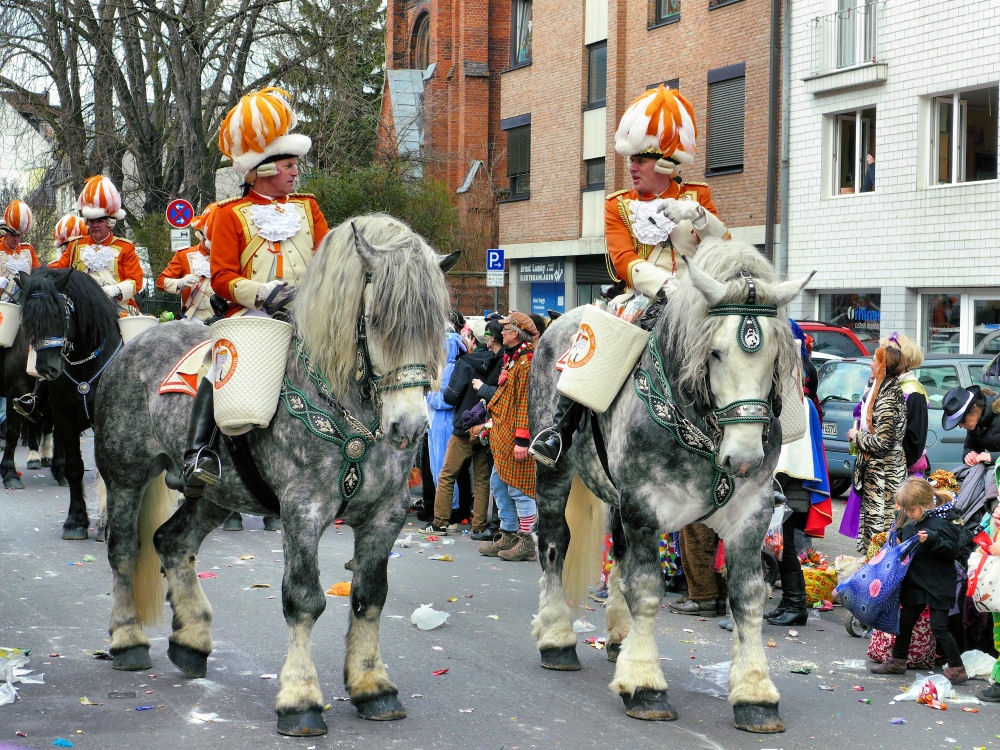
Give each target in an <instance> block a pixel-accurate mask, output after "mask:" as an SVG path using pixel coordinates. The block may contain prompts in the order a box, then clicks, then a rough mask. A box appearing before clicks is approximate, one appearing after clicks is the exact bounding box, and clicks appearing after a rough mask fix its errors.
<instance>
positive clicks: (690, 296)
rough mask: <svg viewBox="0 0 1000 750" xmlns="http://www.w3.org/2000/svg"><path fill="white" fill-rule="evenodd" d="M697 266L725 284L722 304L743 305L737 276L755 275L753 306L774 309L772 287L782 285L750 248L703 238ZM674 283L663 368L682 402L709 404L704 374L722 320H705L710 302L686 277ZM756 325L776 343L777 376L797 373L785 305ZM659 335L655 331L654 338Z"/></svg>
mask: <svg viewBox="0 0 1000 750" xmlns="http://www.w3.org/2000/svg"><path fill="white" fill-rule="evenodd" d="M697 263H698V267H699V268H700V269H701V270H702V271H704V272H705V273H706V274H708V275H709V276H711V277H712V278H714V279H716V280H717V281H721V282H724V283H726V284H727V287H728V288H727V291H726V295H725V298H724V299H723V300H722V301H723V302H724V303H730V304H732V303H742V302H745V301H746V296H747V286H746V282H744V281H743V280H742V278H741V277H740V272H741V271H746V272H747V273H749V274H750V275H751V276H753V279H754V283H755V285H756V287H757V304H761V305H773V304H775V302H776V297H775V287H776V286H777V285H778V283H780V281H781V280H780V279H779V278H778V275H777V273H775V271H774V267H773V266H772V265H771V264H770V262H768V260H767V258H765V257H764V255H763V254H761V252H760V251H759V250H757V248H755V247H754V246H753V245H748V244H746V243H744V242H737V241H735V240H721V239H717V238H714V237H713V238H707V239H705V240H703V241H702V242H701V244H700V245H699V246H698V255H697ZM674 283H675V286H674V290H673V291H672V293H671V295H670V301H669V303H668V305H667V315H666V316H663V318H661V320H664V319H665V320H667V321H669V322H668V323H667V325H666V328H667V331H666V345H665V346H664V350H665V352H666V358H665V359H666V361H667V362H668V365H667V366H668V367H670V368H671V369H672V370H673V371H674V372H675V373H676V383H675V385H676V388H677V389H678V391H679V392H680V393H682V394H683V395H684V396H685V398H686V399H689V400H691V401H693V402H695V403H700V404H709V403H711V398H710V396H709V393H708V382H707V380H706V378H705V373H706V372H707V368H708V358H709V355H710V348H711V343H712V338H713V336H714V335H715V333H716V331H717V330H718V328H719V326H721V325H722V324H723V321H725V318H724V317H710V316H709V315H708V301H707V300H706V299H705V296H704V295H703V294H702V293H701V292H700V291H699V290H698V289H697V288H696V287H695V285H694V283H693V281H692V280H691V277H690V275H689V274H686V273H685V274H682V275H681V276H679V277H678V278H677V280H676V282H674ZM757 320H758V321H760V325H761V329H762V331H763V333H764V337H765V341H767V340H773V341H775V342H777V364H778V369H777V372H784V373H797V372H798V369H799V368H800V367H801V364H800V361H799V353H798V351H797V349H796V348H795V341H794V339H793V338H792V332H791V327H790V326H789V324H788V314H787V309H786V306H785V305H782V306H780V307H778V315H777V317H775V318H764V317H760V318H758V319H757ZM661 327H662V326H661ZM661 334H662V332H658V337H661ZM775 384H776V385H777V382H776V383H775Z"/></svg>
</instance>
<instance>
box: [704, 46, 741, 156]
mask: <svg viewBox="0 0 1000 750" xmlns="http://www.w3.org/2000/svg"><path fill="white" fill-rule="evenodd" d="M745 76H746V65H745V64H743V63H740V64H738V65H729V66H726V67H725V68H719V69H717V70H710V71H709V72H708V164H707V167H706V169H705V174H722V173H727V172H739V171H742V170H743V127H744V117H745V114H746V77H745Z"/></svg>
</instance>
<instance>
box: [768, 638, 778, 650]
mask: <svg viewBox="0 0 1000 750" xmlns="http://www.w3.org/2000/svg"><path fill="white" fill-rule="evenodd" d="M776 645H777V644H776V643H775V642H774V638H768V639H767V647H768V648H774V647H775V646H776Z"/></svg>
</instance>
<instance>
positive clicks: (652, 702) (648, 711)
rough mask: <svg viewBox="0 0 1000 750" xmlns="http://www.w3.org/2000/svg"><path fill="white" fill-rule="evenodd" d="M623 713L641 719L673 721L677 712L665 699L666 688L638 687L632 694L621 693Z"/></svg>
mask: <svg viewBox="0 0 1000 750" xmlns="http://www.w3.org/2000/svg"><path fill="white" fill-rule="evenodd" d="M622 700H623V701H624V702H625V713H626V714H627V715H628V716H631V717H632V718H633V719H642V720H643V721H673V720H674V719H676V718H677V712H676V711H675V710H674V707H673V706H671V705H670V702H669V701H668V700H667V691H666V690H653V689H652V688H639V689H638V690H636V691H635V692H634V693H632V695H629V694H628V693H622Z"/></svg>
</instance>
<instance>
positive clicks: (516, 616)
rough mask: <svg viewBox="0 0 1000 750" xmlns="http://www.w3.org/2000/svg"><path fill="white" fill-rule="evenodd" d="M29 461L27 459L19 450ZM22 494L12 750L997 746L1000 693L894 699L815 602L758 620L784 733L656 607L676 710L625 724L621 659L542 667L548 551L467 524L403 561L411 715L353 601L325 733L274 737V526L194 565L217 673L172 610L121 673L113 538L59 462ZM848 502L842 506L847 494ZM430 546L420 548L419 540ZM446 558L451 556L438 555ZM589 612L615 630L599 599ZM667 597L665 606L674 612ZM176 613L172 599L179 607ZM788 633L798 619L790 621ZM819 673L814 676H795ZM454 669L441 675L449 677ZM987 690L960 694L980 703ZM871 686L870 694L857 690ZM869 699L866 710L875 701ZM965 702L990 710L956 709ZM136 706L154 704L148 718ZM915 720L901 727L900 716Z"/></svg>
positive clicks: (0, 595) (16, 505) (335, 654)
mask: <svg viewBox="0 0 1000 750" xmlns="http://www.w3.org/2000/svg"><path fill="white" fill-rule="evenodd" d="M85 455H86V456H87V459H86V460H87V461H88V467H89V470H88V472H87V482H88V487H89V490H88V499H89V504H90V506H91V507H90V512H91V517H92V519H96V515H97V510H96V507H95V502H96V501H95V498H96V493H95V492H94V490H93V479H94V473H93V470H92V469H93V460H92V458H91V456H92V446H91V445H90V440H89V438H85ZM18 459H19V466H23V465H24V455H23V451H19V452H18ZM23 474H24V480H25V484H26V486H27V488H26V489H24V490H20V491H7V490H4V491H0V513H2V514H0V519H2V521H0V646H5V647H17V648H23V649H30V650H31V653H30V663H29V664H28V665H27V666H28V668H30V669H33V670H34V672H33V673H32V674H34V675H37V674H39V673H43V674H44V682H43V683H41V684H18V688H19V696H18V700H17V701H16V702H15V703H12V704H9V705H5V706H0V750H8V749H9V748H50V747H53V743H55V742H58V740H59V739H60V738H61V739H63V740H66V741H69V742H72V743H73V747H76V748H87V749H88V750H89V749H91V748H110V749H112V750H117V749H118V748H122V749H124V748H141V749H142V750H160V749H161V748H162V749H163V750H167V749H169V750H177V748H185V749H186V750H201V749H203V748H204V749H209V748H210V749H215V748H219V749H220V750H222V749H226V750H228V749H230V748H301V749H302V750H312V749H313V748H333V747H338V748H339V747H347V748H405V749H406V750H419V749H421V748H428V749H430V748H485V749H489V750H494V749H498V748H503V749H504V750H520V749H523V748H557V747H570V748H579V747H588V748H589V747H594V748H626V747H629V748H631V747H658V748H758V749H759V748H789V749H790V748H818V747H829V748H833V747H859V748H893V749H898V748H959V749H960V750H964V749H966V748H978V747H984V748H1000V705H997V704H981V705H976V704H959V703H952V704H951V705H949V706H948V710H947V711H937V710H933V709H931V708H929V707H926V706H923V705H917V704H915V703H896V704H890V701H891V700H892V698H893V696H895V695H897V694H898V692H899V688H900V687H901V686H903V685H904V684H905V685H909V684H910V682H912V681H913V680H914V679H915V675H914V673H912V672H910V673H907V675H906V677H905V678H890V677H876V676H873V675H870V674H868V673H867V672H866V671H864V670H860V671H859V670H857V669H852V668H850V667H849V665H846V664H845V663H844V662H846V661H847V660H861V659H864V656H865V649H866V647H867V641H865V640H861V639H856V638H852V637H850V636H849V635H848V634H847V633H846V632H845V629H844V627H843V621H844V618H845V615H846V613H845V612H844V611H843V610H842V609H840V608H839V607H838V608H835V609H834V610H833V611H831V612H825V613H819V612H814V613H813V614H812V615H811V617H810V620H809V622H808V624H807V625H804V626H801V627H797V628H792V629H791V630H789V629H781V628H775V627H773V626H770V625H766V624H765V626H764V634H763V637H764V640H765V642H768V641H770V642H771V643H773V648H768V649H767V654H768V657H769V660H770V665H771V675H772V678H773V679H774V681H775V683H776V684H777V686H778V688H779V690H780V691H781V694H782V697H781V713H782V716H783V718H784V720H785V723H786V725H787V727H788V730H787V731H786V732H785V733H783V734H778V735H751V734H746V733H743V732H740V731H737V730H735V729H734V728H733V727H732V711H731V709H730V707H729V706H728V704H727V703H726V702H725V700H724V699H723V698H722V697H721V695H722V692H724V689H722V688H720V687H719V686H718V685H717V684H715V683H713V682H712V681H711V680H710V679H705V678H704V677H699V676H697V675H696V672H697V671H698V670H699V668H701V671H702V672H703V673H704V672H705V670H704V668H705V667H709V666H711V665H716V664H719V663H724V662H726V661H728V659H729V658H730V656H729V654H730V643H731V635H730V634H729V633H727V632H725V631H723V630H721V629H720V628H719V627H718V620H717V619H699V618H696V617H690V616H683V615H677V614H673V613H670V612H669V611H668V610H667V609H665V608H664V609H662V610H661V613H660V617H659V619H658V622H657V627H656V636H657V641H658V645H659V648H660V655H661V659H662V665H663V668H664V671H665V673H666V676H667V680H668V682H669V684H670V687H669V695H670V700H671V702H672V703H673V704H674V706H675V707H676V708H677V710H678V711H679V713H680V718H679V719H678V720H677V721H674V722H648V723H647V722H641V721H637V720H633V719H629V718H628V717H626V716H625V713H624V710H623V706H622V703H621V700H620V699H619V698H618V697H616V696H614V695H612V694H611V693H610V692H609V691H608V688H607V685H608V683H609V682H610V680H611V677H612V672H613V666H614V665H612V664H610V663H609V662H608V661H607V660H606V657H605V653H604V652H603V651H602V650H598V649H597V648H594V647H591V646H589V645H586V644H583V643H581V644H580V645H579V646H578V653H579V655H580V658H581V661H582V662H583V670H582V671H580V672H576V673H564V672H551V671H547V670H544V669H542V668H541V667H540V666H539V661H538V653H537V651H536V649H535V645H534V641H533V639H532V637H531V633H530V625H529V623H530V618H531V616H532V613H533V612H534V611H535V607H536V603H537V581H538V577H539V567H538V564H537V563H526V562H522V563H507V562H503V561H499V560H495V559H489V558H486V557H482V556H481V555H479V554H478V553H477V551H476V543H474V542H472V541H470V540H469V539H468V538H467V537H465V536H454V535H453V536H449V537H447V538H446V539H443V540H439V541H437V542H425V541H424V540H423V538H422V537H421V536H420V535H419V534H418V533H416V528H417V526H416V524H417V521H416V518H415V516H412V515H411V517H410V518H411V521H412V524H411V525H408V526H407V528H405V529H404V531H403V534H402V536H403V537H405V536H406V535H408V534H413V544H412V545H411V546H410V547H408V548H397V550H396V551H397V552H398V556H394V557H393V558H392V559H391V561H390V565H389V570H390V581H389V599H388V602H387V604H386V607H385V612H384V616H383V619H382V633H381V644H382V657H383V659H384V661H385V662H386V664H387V665H388V669H389V674H390V677H391V678H392V679H393V680H394V681H395V682H396V684H397V685H398V687H399V695H400V698H401V700H402V701H403V703H404V705H405V706H406V709H407V711H408V714H409V715H408V717H407V718H405V719H403V720H400V721H395V722H386V723H379V722H367V721H364V720H362V719H360V718H359V717H358V716H357V714H356V713H355V711H354V709H353V707H352V706H351V704H350V703H348V702H346V700H345V695H346V694H345V690H344V687H343V684H342V681H341V670H342V664H343V650H344V645H343V644H344V634H345V630H346V623H347V613H346V612H345V611H344V609H345V607H347V599H346V598H344V597H337V596H329V597H328V598H327V609H326V612H325V614H324V616H323V617H322V618H321V619H320V621H319V623H318V625H317V627H316V629H315V640H314V644H315V647H314V657H315V661H316V666H317V669H318V671H319V675H320V684H321V687H322V689H323V691H324V696H325V698H326V700H327V701H328V702H329V704H330V707H329V709H328V710H327V711H326V713H325V718H326V721H327V723H328V725H329V727H330V732H329V734H327V735H325V736H322V737H315V738H309V739H293V738H286V737H281V736H279V735H278V734H277V733H276V731H275V715H274V710H273V704H274V698H275V695H276V692H277V681H276V679H275V678H276V674H277V673H278V672H279V671H280V669H281V665H282V661H283V659H284V654H285V648H286V642H287V636H286V632H287V631H286V629H285V625H284V621H283V619H282V614H281V601H280V591H279V588H280V583H281V574H282V547H281V537H280V534H279V533H274V532H266V531H264V530H263V529H262V526H261V519H260V518H255V517H248V518H247V519H246V528H245V530H244V531H242V532H224V531H222V530H218V531H215V532H213V533H212V534H211V535H210V536H209V538H208V539H207V540H206V542H205V544H204V546H203V547H202V551H201V555H200V557H199V561H198V570H199V571H200V572H204V573H211V574H214V577H208V578H205V579H204V580H202V585H203V587H204V589H205V592H206V594H207V596H208V597H209V599H210V601H211V602H212V605H213V608H214V612H215V618H214V624H213V637H214V641H215V650H214V652H213V654H212V656H211V657H210V659H209V668H208V669H209V671H208V676H207V677H206V678H204V679H194V680H189V679H185V678H183V677H182V676H181V675H180V673H179V672H178V671H177V670H176V669H175V668H174V667H173V665H172V664H171V663H170V662H169V661H168V660H167V657H166V646H167V643H166V638H167V636H168V634H169V614H167V616H165V618H164V621H163V622H161V623H160V624H159V625H156V626H153V627H151V628H149V629H147V633H148V634H149V636H150V639H151V641H152V659H153V669H152V670H151V671H149V672H116V671H114V670H112V669H111V665H110V662H108V661H105V660H102V659H100V658H98V657H95V656H94V652H98V651H101V650H104V649H107V648H108V635H107V625H108V617H109V613H110V595H109V590H110V584H111V576H110V573H109V570H108V565H107V560H106V557H105V550H104V546H103V545H102V544H100V543H98V542H95V541H93V540H89V541H85V542H65V541H62V540H61V539H60V538H59V534H60V530H61V525H62V521H63V517H64V514H65V511H66V507H67V504H68V491H67V490H66V489H64V488H60V487H58V486H57V485H56V484H55V482H54V481H53V480H52V479H51V477H49V476H48V474H47V471H46V470H36V471H28V470H23ZM835 506H836V507H837V511H838V513H839V511H840V509H841V504H840V502H835ZM351 545H352V537H351V532H350V530H349V529H342V528H340V527H337V528H331V529H330V530H329V531H328V532H327V534H326V535H325V537H324V539H323V542H322V545H321V548H320V561H321V566H322V581H323V583H324V585H325V586H327V587H329V586H332V585H333V584H335V583H338V582H340V581H347V580H349V573H347V572H346V571H345V570H344V563H345V562H347V561H348V560H349V559H350V557H351ZM425 545H426V546H425ZM816 546H817V548H818V549H820V550H821V551H824V552H826V553H828V554H831V555H832V554H837V553H841V552H847V553H850V552H851V551H852V550H853V542H852V541H851V540H845V539H843V538H841V537H839V536H837V535H836V533H835V532H830V538H829V539H828V540H820V541H819V542H818V543H817V544H816ZM442 553H447V554H448V555H450V556H451V557H452V558H454V561H453V562H444V561H438V560H432V559H431V558H432V556H433V555H440V554H442ZM422 603H431V604H432V605H433V607H434V608H435V609H437V610H440V611H444V612H448V613H450V616H449V619H448V621H447V623H446V624H444V625H443V626H441V627H439V628H437V629H435V630H429V631H420V630H418V629H417V628H415V627H414V626H413V625H411V624H410V615H411V613H412V612H413V611H414V609H416V608H417V607H419V606H420V605H421V604H422ZM590 604H591V606H592V607H593V609H591V610H585V611H583V612H582V613H581V617H582V619H583V620H585V621H587V622H588V623H590V624H592V625H593V627H594V628H595V629H594V631H593V632H587V633H583V634H582V635H581V638H585V637H592V636H600V635H602V634H603V623H604V619H603V612H602V611H601V607H600V605H599V604H597V603H595V602H591V603H590ZM665 604H666V599H665V600H664V605H665ZM165 613H166V610H165ZM791 631H794V633H793V632H791ZM803 667H811V671H810V672H809V673H808V674H801V673H796V672H792V671H791V670H793V669H801V668H803ZM441 670H447V672H445V673H443V674H438V675H435V672H439V671H441ZM982 684H983V683H982V682H979V681H973V682H971V683H969V684H968V685H966V686H962V687H960V688H959V690H958V692H959V694H960V695H963V696H971V695H974V693H975V691H976V689H977V687H978V686H980V685H982ZM856 687H862V688H864V689H863V690H857V689H855V688H856ZM866 700H867V701H870V702H863V701H866ZM962 705H964V706H966V707H970V708H976V709H978V712H970V711H963V710H961V707H962ZM140 709H142V710H140ZM894 719H903V720H904V721H903V722H902V723H893V720H894Z"/></svg>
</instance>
